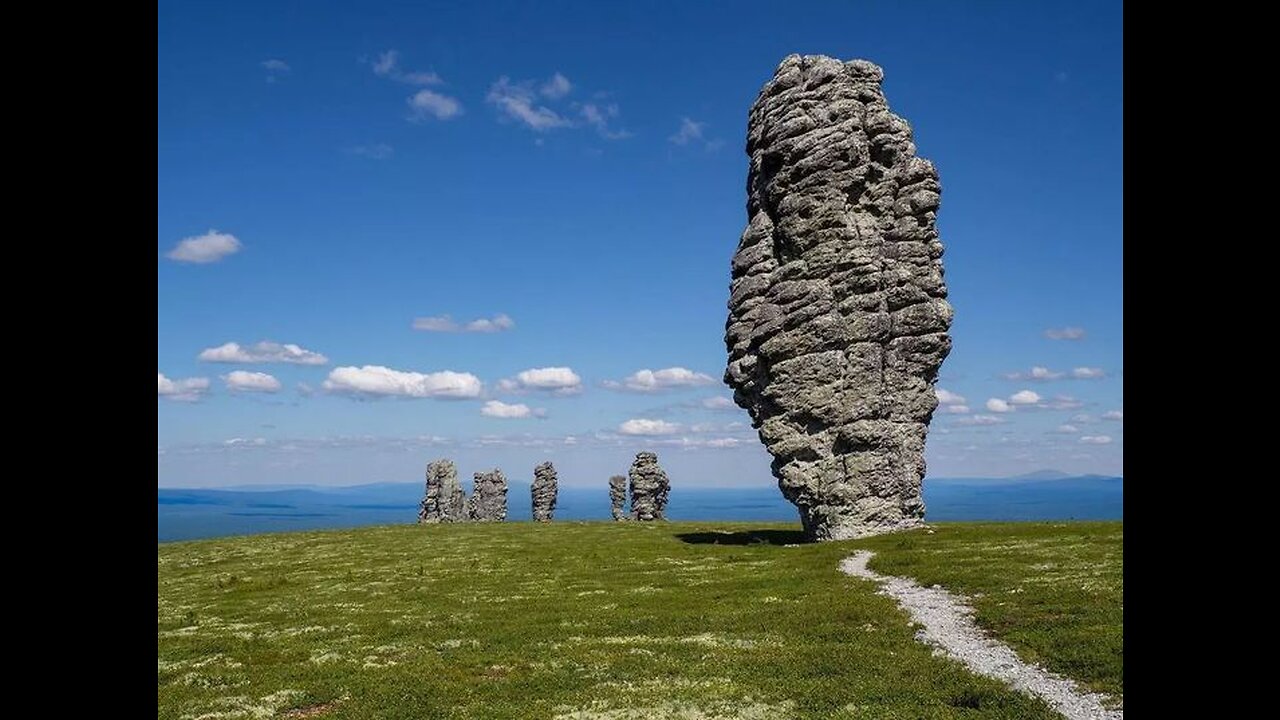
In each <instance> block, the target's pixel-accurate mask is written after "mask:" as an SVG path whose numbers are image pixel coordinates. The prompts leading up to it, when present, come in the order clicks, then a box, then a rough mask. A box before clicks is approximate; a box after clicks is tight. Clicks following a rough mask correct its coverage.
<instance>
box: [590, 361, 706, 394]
mask: <svg viewBox="0 0 1280 720" xmlns="http://www.w3.org/2000/svg"><path fill="white" fill-rule="evenodd" d="M715 381H716V380H715V378H713V377H711V376H710V375H707V374H705V373H700V372H694V371H692V370H689V369H688V368H682V367H669V368H663V369H661V370H648V369H645V370H637V371H635V372H634V373H632V374H630V375H628V376H627V377H625V378H623V379H622V380H606V381H604V382H603V383H601V384H602V385H603V386H604V387H606V388H609V389H610V390H630V391H632V392H642V393H651V392H660V391H662V390H671V389H673V388H685V387H698V386H700V385H712V384H714V383H715Z"/></svg>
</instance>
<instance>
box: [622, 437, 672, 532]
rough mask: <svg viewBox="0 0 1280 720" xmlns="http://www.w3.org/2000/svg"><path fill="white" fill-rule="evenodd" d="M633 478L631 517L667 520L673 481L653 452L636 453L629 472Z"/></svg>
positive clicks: (631, 478) (635, 518)
mask: <svg viewBox="0 0 1280 720" xmlns="http://www.w3.org/2000/svg"><path fill="white" fill-rule="evenodd" d="M628 476H629V477H630V480H631V519H632V520H665V519H666V517H665V513H666V510H667V495H668V494H669V493H670V492H671V482H670V481H669V480H668V479H667V473H666V472H665V471H663V469H662V467H661V466H659V465H658V456H657V454H655V453H651V452H640V453H636V459H635V461H634V462H632V463H631V471H630V472H629V473H628Z"/></svg>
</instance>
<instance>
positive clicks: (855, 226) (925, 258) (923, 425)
mask: <svg viewBox="0 0 1280 720" xmlns="http://www.w3.org/2000/svg"><path fill="white" fill-rule="evenodd" d="M883 78H884V73H883V72H882V71H881V69H880V68H879V67H878V66H876V65H874V64H872V63H870V62H867V61H865V60H851V61H849V62H842V61H840V60H836V59H833V58H829V57H824V56H817V55H807V56H800V55H791V56H788V57H787V58H786V59H784V60H783V61H782V64H780V65H779V66H778V68H777V70H776V71H775V72H774V76H773V79H772V80H770V81H769V82H768V83H766V84H765V85H764V87H763V88H762V89H761V91H760V94H759V96H758V97H757V98H756V101H755V104H754V105H753V106H752V108H751V114H750V118H749V121H748V126H747V148H746V149H747V154H748V155H749V156H750V159H751V164H750V169H749V171H748V176H747V218H748V224H747V227H746V230H745V231H744V232H743V234H742V238H741V241H740V242H739V244H738V249H737V252H736V253H735V254H734V256H733V261H732V281H731V286H730V297H729V318H728V321H727V323H726V326H725V328H726V329H725V344H726V345H727V347H728V351H729V362H728V368H727V370H726V372H725V382H726V383H727V384H728V385H729V386H730V387H732V388H733V390H734V401H735V402H736V403H737V404H738V405H739V406H741V407H742V408H744V409H746V410H747V411H748V412H749V413H750V415H751V419H752V423H753V425H754V426H755V427H756V429H757V430H758V432H759V436H760V440H761V442H763V443H764V445H765V447H766V448H767V449H768V450H769V452H770V454H772V455H773V458H774V459H773V463H772V468H773V473H774V476H775V477H776V478H777V479H778V485H779V487H780V488H781V489H782V493H783V495H784V496H786V498H787V499H788V500H789V501H791V502H792V503H794V504H795V505H796V506H797V508H799V511H800V519H801V522H802V523H803V525H804V528H805V532H806V533H807V534H808V535H809V536H810V537H811V538H813V539H817V540H838V539H845V538H855V537H862V536H866V535H874V534H878V533H883V532H890V531H893V530H900V529H906V528H910V527H914V526H917V525H920V524H921V523H922V522H923V518H924V501H923V499H922V497H921V482H922V480H923V478H924V472H925V463H924V445H925V435H926V433H927V432H928V429H929V421H930V420H931V419H932V417H933V411H934V409H935V408H936V407H937V404H938V402H937V398H936V397H935V395H934V390H933V386H934V383H935V382H936V380H937V377H938V370H939V368H940V367H941V365H942V361H943V360H944V359H945V358H946V357H947V354H948V353H949V352H950V350H951V337H950V335H949V334H948V331H949V329H950V327H951V318H952V309H951V305H950V304H949V303H948V302H947V300H946V297H947V286H946V284H945V283H944V282H943V272H942V243H941V242H940V241H939V239H938V232H937V228H936V219H937V211H938V206H939V199H940V193H941V190H942V188H941V185H940V184H939V182H938V173H937V171H936V170H935V169H934V167H933V165H932V163H930V162H929V161H928V160H925V159H923V158H920V157H918V156H917V155H916V147H915V145H914V144H913V143H912V134H911V127H910V126H909V125H908V124H907V122H906V121H905V120H903V119H902V118H900V117H898V116H897V115H894V114H893V113H891V112H889V106H888V103H887V102H886V101H885V96H884V93H883V92H882V91H881V88H880V85H881V81H882V80H883Z"/></svg>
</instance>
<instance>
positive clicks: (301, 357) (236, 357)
mask: <svg viewBox="0 0 1280 720" xmlns="http://www.w3.org/2000/svg"><path fill="white" fill-rule="evenodd" d="M197 359H199V360H203V361H204V362H216V363H292V364H294V365H324V364H325V363H327V362H329V358H327V357H325V356H324V355H321V354H320V353H318V352H313V351H311V350H307V349H304V348H302V347H299V346H297V345H294V344H292V343H278V342H271V341H270V340H263V341H262V342H260V343H257V344H254V345H241V344H240V343H236V342H229V343H224V344H222V345H219V346H218V347H212V348H206V349H204V350H201V351H200V354H199V355H198V356H197Z"/></svg>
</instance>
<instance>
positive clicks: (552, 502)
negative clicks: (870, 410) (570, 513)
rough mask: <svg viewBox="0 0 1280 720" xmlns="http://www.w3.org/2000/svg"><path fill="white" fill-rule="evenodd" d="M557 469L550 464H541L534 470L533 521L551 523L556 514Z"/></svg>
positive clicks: (532, 488)
mask: <svg viewBox="0 0 1280 720" xmlns="http://www.w3.org/2000/svg"><path fill="white" fill-rule="evenodd" d="M558 489H559V488H558V486H557V483H556V468H555V466H554V465H552V464H551V463H550V462H544V463H540V464H539V465H538V466H537V467H535V468H534V469H533V485H532V487H531V488H530V492H532V493H533V519H534V520H537V521H538V522H551V518H552V517H553V516H554V515H555V513H556V493H557V491H558Z"/></svg>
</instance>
